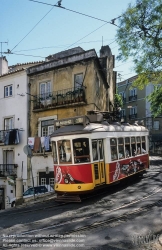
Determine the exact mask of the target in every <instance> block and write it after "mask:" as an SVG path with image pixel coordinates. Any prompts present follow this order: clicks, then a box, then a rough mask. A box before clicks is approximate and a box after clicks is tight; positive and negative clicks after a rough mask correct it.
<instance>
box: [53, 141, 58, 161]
mask: <svg viewBox="0 0 162 250" xmlns="http://www.w3.org/2000/svg"><path fill="white" fill-rule="evenodd" d="M52 151H53V161H54V163H57V150H56V142H55V141H54V142H52Z"/></svg>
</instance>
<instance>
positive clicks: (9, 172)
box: [0, 164, 18, 177]
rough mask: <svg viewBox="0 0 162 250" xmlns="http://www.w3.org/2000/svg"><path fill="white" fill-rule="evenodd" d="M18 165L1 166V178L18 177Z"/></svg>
mask: <svg viewBox="0 0 162 250" xmlns="http://www.w3.org/2000/svg"><path fill="white" fill-rule="evenodd" d="M17 167H18V165H17V164H0V177H7V176H15V177H16V176H17Z"/></svg>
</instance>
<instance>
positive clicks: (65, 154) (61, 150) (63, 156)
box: [57, 140, 72, 164]
mask: <svg viewBox="0 0 162 250" xmlns="http://www.w3.org/2000/svg"><path fill="white" fill-rule="evenodd" d="M57 147H58V155H59V162H60V163H66V164H70V163H72V157H71V146H70V140H59V141H58V142H57Z"/></svg>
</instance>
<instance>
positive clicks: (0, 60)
mask: <svg viewBox="0 0 162 250" xmlns="http://www.w3.org/2000/svg"><path fill="white" fill-rule="evenodd" d="M7 73H8V61H7V59H6V57H5V56H2V57H0V75H4V74H7Z"/></svg>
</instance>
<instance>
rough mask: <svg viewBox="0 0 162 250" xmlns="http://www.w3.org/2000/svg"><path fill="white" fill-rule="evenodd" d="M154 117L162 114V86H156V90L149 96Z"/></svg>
mask: <svg viewBox="0 0 162 250" xmlns="http://www.w3.org/2000/svg"><path fill="white" fill-rule="evenodd" d="M147 99H148V101H149V102H150V109H151V112H152V114H153V116H154V117H157V116H161V115H162V86H155V88H154V91H153V92H152V93H151V94H150V95H149V96H148V97H147Z"/></svg>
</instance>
